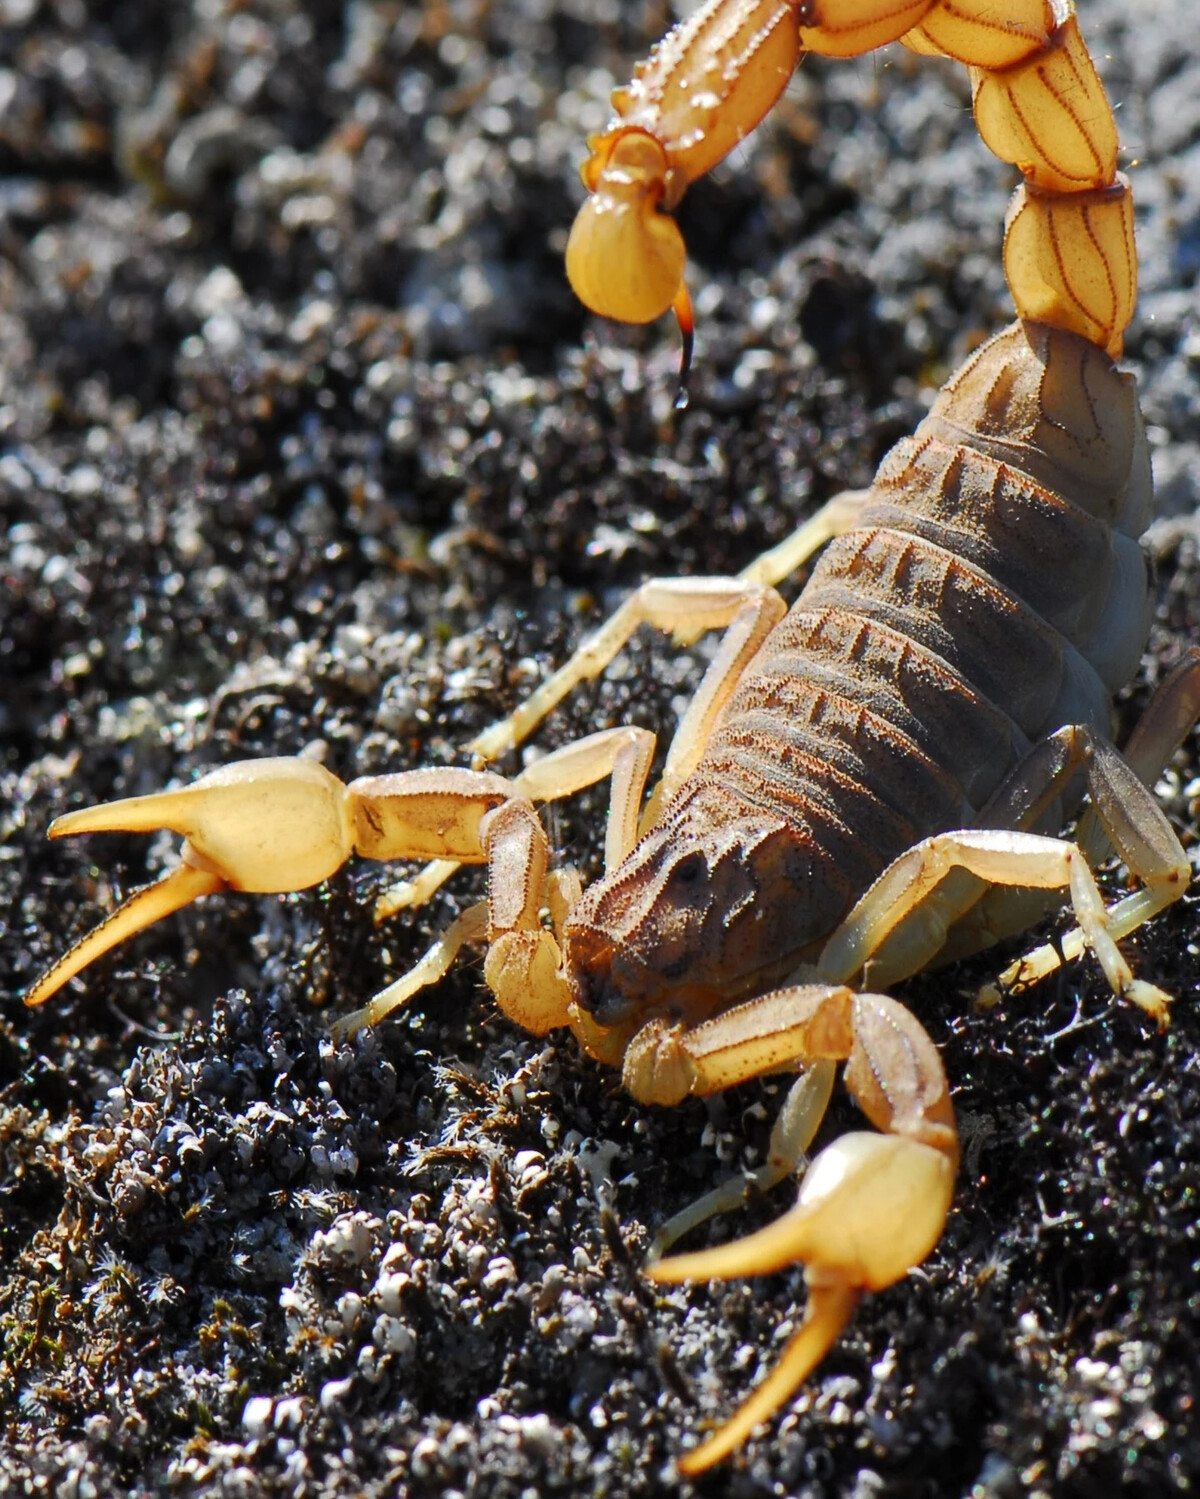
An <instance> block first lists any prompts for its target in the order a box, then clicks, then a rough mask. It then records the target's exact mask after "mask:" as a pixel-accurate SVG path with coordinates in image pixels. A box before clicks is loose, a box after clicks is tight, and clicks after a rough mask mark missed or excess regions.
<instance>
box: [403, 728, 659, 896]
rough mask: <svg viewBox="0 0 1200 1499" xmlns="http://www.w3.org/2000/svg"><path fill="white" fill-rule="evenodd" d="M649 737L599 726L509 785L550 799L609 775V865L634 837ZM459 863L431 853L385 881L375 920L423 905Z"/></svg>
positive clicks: (650, 744)
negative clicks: (405, 875)
mask: <svg viewBox="0 0 1200 1499" xmlns="http://www.w3.org/2000/svg"><path fill="white" fill-rule="evenodd" d="M654 742H655V736H654V735H653V734H652V733H651V732H650V730H649V729H639V728H635V727H633V726H627V727H624V728H619V729H602V730H601V731H600V732H599V733H598V734H589V735H588V736H587V737H586V738H584V739H577V740H575V742H574V743H572V744H565V745H563V746H562V747H561V748H560V749H557V750H554V751H553V752H552V753H551V754H548V755H545V756H543V757H542V759H540V760H535V761H534V762H533V763H532V764H531V765H528V766H526V768H525V769H524V770H523V771H522V772H521V774H520V775H519V776H516V777H514V779H513V782H512V785H513V787H514V789H515V790H517V791H518V792H519V793H520V794H521V795H522V796H526V797H528V798H529V800H530V801H532V802H551V801H561V800H562V798H563V797H567V796H574V795H575V793H576V792H577V791H582V790H583V789H584V788H585V787H587V786H594V785H595V784H596V783H597V782H598V781H602V780H603V779H604V778H605V776H611V778H612V790H611V800H610V802H609V812H608V832H607V835H606V837H605V843H604V867H605V869H606V870H608V869H613V868H615V867H616V865H617V864H619V863H620V862H621V860H622V859H623V858H624V857H625V855H626V854H627V853H628V852H629V850H630V849H631V848H632V847H633V845H634V842H635V841H636V839H637V826H638V812H639V810H640V807H641V801H642V796H643V794H644V793H645V790H646V778H647V776H648V775H649V774H650V762H651V760H653V758H654ZM461 867H462V866H461V864H460V863H459V862H458V861H457V860H453V859H435V860H434V861H433V862H432V863H430V864H427V865H426V866H425V868H424V869H423V870H422V871H421V873H420V874H419V875H417V876H416V878H415V879H412V880H402V881H398V882H397V883H396V884H395V885H391V886H389V888H388V889H387V890H385V891H384V892H383V894H382V895H381V896H379V898H378V899H377V900H376V902H375V920H376V922H380V921H385V920H387V918H388V917H389V916H394V915H395V914H396V913H397V912H398V911H402V910H407V909H409V908H411V907H415V906H420V905H424V903H425V902H426V901H427V900H429V899H430V897H431V896H432V895H434V894H435V893H436V892H437V891H438V890H440V889H441V887H442V886H443V885H444V884H445V883H446V881H447V880H448V879H449V878H450V876H451V875H452V874H453V873H454V872H455V870H457V869H460V868H461Z"/></svg>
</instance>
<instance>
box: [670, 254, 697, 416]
mask: <svg viewBox="0 0 1200 1499" xmlns="http://www.w3.org/2000/svg"><path fill="white" fill-rule="evenodd" d="M671 310H672V311H673V312H674V314H675V321H676V322H677V323H678V324H679V333H680V336H681V337H682V339H683V349H682V351H681V353H680V358H679V389H678V390H677V391H676V392H675V410H676V411H686V410H687V408H688V401H689V399H690V398H689V395H688V377H689V376H690V375H691V373H692V352H693V350H694V348H695V344H696V317H695V314H694V313H693V311H692V299H691V296H690V295H689V294H688V289H687V282H686V281H681V282H680V283H679V290H678V291H677V292H676V293H675V300H674V302H672V303H671Z"/></svg>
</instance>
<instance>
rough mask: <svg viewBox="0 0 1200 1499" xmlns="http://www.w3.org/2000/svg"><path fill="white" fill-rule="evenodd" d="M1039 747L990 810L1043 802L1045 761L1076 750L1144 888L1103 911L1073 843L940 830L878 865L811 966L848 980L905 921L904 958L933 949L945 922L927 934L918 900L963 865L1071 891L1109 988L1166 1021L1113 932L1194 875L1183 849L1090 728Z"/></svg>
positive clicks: (1159, 1000) (1066, 760)
mask: <svg viewBox="0 0 1200 1499" xmlns="http://www.w3.org/2000/svg"><path fill="white" fill-rule="evenodd" d="M1064 741H1066V742H1064ZM1040 751H1041V747H1039V751H1035V753H1034V755H1033V756H1032V757H1031V760H1032V762H1033V763H1034V766H1035V771H1036V774H1034V775H1032V776H1031V777H1030V779H1029V780H1028V781H1027V782H1023V781H1022V780H1021V779H1020V778H1018V779H1017V781H1016V782H1014V784H1013V785H1012V786H1010V788H1009V791H1008V801H1009V803H1010V804H1009V805H1008V806H1006V807H1004V808H1002V809H997V810H996V815H1001V814H1003V815H1004V816H1008V815H1010V814H1014V813H1015V814H1016V815H1018V816H1023V815H1026V814H1028V813H1029V811H1030V808H1031V807H1032V808H1037V807H1039V806H1040V805H1041V803H1042V801H1044V799H1045V798H1046V797H1047V796H1048V795H1051V794H1052V791H1048V790H1047V784H1048V780H1049V782H1050V783H1053V782H1054V780H1055V779H1056V776H1055V775H1053V774H1052V775H1051V776H1049V778H1047V776H1046V775H1045V773H1044V772H1045V766H1044V765H1043V764H1042V763H1041V761H1043V760H1045V761H1053V760H1054V759H1055V757H1058V759H1059V762H1060V768H1062V774H1064V775H1067V776H1068V777H1069V774H1070V773H1071V771H1072V770H1073V760H1074V759H1075V758H1076V757H1077V758H1079V759H1080V760H1081V761H1082V762H1083V765H1084V769H1085V774H1086V779H1087V787H1088V791H1089V793H1090V795H1091V798H1092V804H1093V806H1094V807H1095V808H1096V811H1097V815H1098V816H1099V818H1100V819H1101V821H1102V823H1103V826H1104V828H1105V831H1106V833H1107V834H1108V836H1109V837H1110V838H1111V839H1112V842H1113V843H1114V845H1115V846H1116V847H1117V849H1118V850H1119V852H1120V854H1121V857H1122V858H1123V859H1124V861H1125V863H1126V864H1127V865H1128V866H1129V868H1130V870H1131V871H1132V872H1133V873H1134V874H1135V875H1136V876H1137V877H1138V878H1139V879H1141V880H1142V881H1143V883H1144V886H1145V888H1144V889H1143V890H1140V891H1138V892H1137V894H1136V895H1133V896H1130V897H1128V898H1127V899H1126V900H1123V901H1119V902H1117V904H1116V905H1115V906H1114V907H1113V909H1112V910H1111V911H1107V910H1106V909H1105V906H1104V902H1103V899H1102V897H1101V895H1100V892H1099V890H1098V889H1097V887H1096V882H1095V878H1094V877H1093V875H1092V872H1091V870H1090V868H1089V866H1088V862H1087V859H1086V857H1085V855H1084V853H1083V852H1082V850H1081V849H1080V848H1079V847H1078V846H1077V845H1076V844H1074V843H1070V842H1068V841H1066V840H1064V839H1056V838H1045V837H1041V836H1039V835H1036V834H1032V833H1024V832H1006V831H1002V830H999V829H995V828H981V829H970V830H964V831H962V832H954V833H942V834H939V835H938V836H936V837H934V838H928V839H926V840H925V841H924V842H922V843H919V844H917V845H916V847H915V848H912V849H910V850H909V851H908V852H907V853H905V854H902V855H901V856H900V858H899V859H897V860H895V861H894V862H893V863H892V864H891V865H890V866H889V867H888V868H887V869H886V870H884V872H883V874H882V875H880V877H879V879H878V880H876V882H875V884H874V885H872V886H871V888H870V889H869V890H868V891H867V892H866V894H865V895H864V896H863V897H862V899H861V900H860V901H859V902H858V904H857V905H856V906H855V907H854V909H853V910H852V911H851V912H850V914H849V916H847V918H846V919H845V921H844V922H843V923H842V925H841V926H840V927H839V928H838V930H837V931H836V932H835V933H834V934H833V936H832V937H831V938H830V939H829V941H828V942H827V943H826V945H825V948H824V950H823V952H822V954H821V958H820V961H819V963H818V965H817V967H818V972H819V974H820V975H821V976H822V977H823V978H826V979H829V980H830V981H840V982H845V981H847V980H849V979H850V978H852V977H853V976H854V975H855V974H857V973H859V972H860V971H861V970H862V969H863V967H864V965H866V964H867V963H868V961H869V960H870V959H871V958H872V956H873V955H874V954H876V953H878V952H880V950H881V949H882V948H883V947H884V944H885V942H887V940H888V939H889V937H890V936H891V935H892V933H894V932H896V931H897V929H898V928H901V926H902V924H904V923H911V929H910V933H909V936H910V937H911V942H910V947H909V951H908V952H907V953H906V956H907V957H910V958H911V957H912V956H913V955H914V954H917V953H919V952H920V951H921V948H922V944H923V942H927V945H928V946H929V947H930V948H931V949H932V950H933V951H936V948H937V947H938V946H940V945H941V941H942V939H943V937H944V930H943V929H942V928H941V927H940V924H938V923H937V922H936V920H935V925H934V928H933V929H932V930H930V931H928V932H926V928H927V926H928V920H929V918H928V911H923V909H922V907H923V906H925V905H926V903H927V902H928V900H929V897H930V896H932V895H933V893H934V892H935V891H936V890H937V887H938V886H939V885H940V883H941V882H942V881H943V880H944V879H945V878H946V877H947V876H948V875H952V874H954V873H955V872H956V871H958V870H964V871H966V873H967V874H968V875H971V876H974V877H975V878H977V879H979V880H983V881H986V882H988V883H989V884H997V885H1012V886H1032V887H1034V888H1038V889H1063V890H1067V891H1068V892H1069V894H1070V899H1071V904H1072V907H1073V909H1074V911H1075V915H1076V918H1077V920H1078V922H1079V929H1080V932H1081V935H1082V941H1083V942H1085V943H1086V944H1087V946H1089V947H1090V948H1091V949H1092V951H1093V952H1094V953H1095V954H1096V957H1097V960H1098V961H1099V963H1100V966H1101V968H1102V969H1103V971H1104V975H1105V977H1106V979H1107V980H1108V983H1109V985H1110V987H1111V988H1112V989H1113V991H1114V992H1115V993H1116V994H1117V995H1119V996H1121V997H1122V998H1126V999H1129V1000H1132V1001H1133V1002H1134V1003H1135V1004H1138V1005H1140V1006H1141V1007H1142V1008H1144V1009H1145V1010H1146V1011H1147V1012H1148V1013H1149V1014H1151V1015H1152V1016H1153V1017H1154V1018H1155V1019H1156V1020H1158V1021H1159V1023H1160V1024H1161V1023H1164V1022H1165V1017H1166V1007H1167V1003H1168V997H1167V996H1166V995H1165V994H1164V993H1163V992H1162V991H1161V990H1160V989H1158V988H1156V987H1155V986H1154V985H1152V984H1148V983H1144V982H1142V981H1140V980H1136V979H1134V977H1133V975H1132V973H1131V972H1130V969H1129V965H1128V963H1127V962H1126V961H1125V958H1124V957H1123V955H1122V954H1121V952H1120V950H1119V949H1118V947H1117V945H1116V939H1117V937H1118V936H1121V935H1124V934H1125V933H1127V932H1128V931H1131V930H1133V929H1134V927H1135V926H1137V925H1140V924H1141V922H1143V921H1145V920H1148V919H1149V917H1150V916H1151V915H1153V914H1154V913H1155V912H1156V911H1159V910H1161V909H1162V908H1163V907H1164V906H1166V905H1168V904H1169V903H1170V902H1171V901H1172V900H1175V899H1177V898H1178V897H1179V895H1180V894H1182V892H1183V890H1184V888H1185V887H1186V885H1187V881H1188V878H1189V875H1190V865H1189V863H1188V860H1187V856H1186V855H1185V853H1184V851H1183V849H1182V847H1181V846H1180V843H1179V840H1178V838H1177V837H1176V836H1175V834H1174V832H1173V831H1172V829H1171V826H1170V824H1169V823H1168V822H1167V820H1166V818H1165V817H1164V815H1163V813H1162V810H1161V808H1160V807H1159V806H1158V803H1157V802H1156V801H1155V800H1154V797H1153V795H1152V794H1151V793H1150V792H1149V791H1148V790H1147V788H1146V787H1145V786H1144V785H1143V783H1142V782H1141V781H1140V780H1139V779H1138V777H1137V776H1136V775H1135V774H1134V772H1133V771H1132V770H1131V768H1130V767H1129V765H1128V764H1126V762H1125V761H1124V760H1123V759H1122V757H1121V756H1120V755H1119V754H1118V753H1117V751H1116V750H1115V749H1114V748H1113V747H1112V745H1110V744H1108V743H1107V741H1105V740H1102V739H1099V738H1098V737H1094V736H1091V735H1090V734H1089V733H1088V732H1087V731H1086V730H1066V731H1063V733H1062V734H1061V735H1059V736H1054V737H1053V739H1052V740H1050V741H1047V743H1046V746H1045V753H1044V754H1042V753H1040ZM1026 763H1027V764H1029V763H1030V762H1028V761H1027V762H1026ZM1064 767H1065V768H1064ZM1022 799H1024V807H1023V808H1022V806H1021V803H1022ZM934 906H935V907H936V902H934ZM937 914H938V915H940V913H937Z"/></svg>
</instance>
